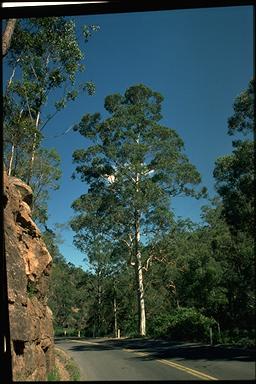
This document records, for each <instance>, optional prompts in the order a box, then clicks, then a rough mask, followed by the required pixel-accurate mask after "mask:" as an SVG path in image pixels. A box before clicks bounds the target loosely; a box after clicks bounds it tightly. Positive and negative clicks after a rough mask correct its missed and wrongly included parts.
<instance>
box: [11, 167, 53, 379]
mask: <svg viewBox="0 0 256 384" xmlns="http://www.w3.org/2000/svg"><path fill="white" fill-rule="evenodd" d="M32 197H33V194H32V190H31V188H30V187H29V186H28V185H26V184H25V183H23V182H22V181H21V180H19V179H17V178H15V177H8V176H7V175H6V174H5V175H4V206H5V208H4V231H5V250H6V263H7V279H8V302H9V319H10V335H11V351H12V369H13V380H14V381H21V380H23V381H25V380H26V381H43V380H46V379H47V373H48V372H50V371H51V370H52V369H53V366H54V354H53V350H54V342H53V325H52V312H51V310H50V309H49V307H48V306H47V286H48V279H49V273H50V269H51V263H52V258H51V255H50V254H49V252H48V250H47V248H46V246H45V244H44V241H43V240H42V237H41V234H40V231H39V229H38V227H37V226H36V224H35V223H34V222H33V220H32V218H31V209H30V206H31V203H32Z"/></svg>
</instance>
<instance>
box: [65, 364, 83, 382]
mask: <svg viewBox="0 0 256 384" xmlns="http://www.w3.org/2000/svg"><path fill="white" fill-rule="evenodd" d="M65 368H66V369H67V371H68V373H69V377H70V381H79V380H80V371H79V369H78V367H77V365H76V363H75V362H74V360H73V359H70V360H69V361H68V363H67V365H66V367H65Z"/></svg>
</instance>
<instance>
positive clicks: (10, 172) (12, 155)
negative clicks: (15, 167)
mask: <svg viewBox="0 0 256 384" xmlns="http://www.w3.org/2000/svg"><path fill="white" fill-rule="evenodd" d="M14 151H15V146H14V144H12V149H11V155H10V160H9V166H8V176H11V174H12V163H13V159H14Z"/></svg>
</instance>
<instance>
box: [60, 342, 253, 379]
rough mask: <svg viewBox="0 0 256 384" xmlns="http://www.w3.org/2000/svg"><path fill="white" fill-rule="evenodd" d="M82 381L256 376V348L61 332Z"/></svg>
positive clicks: (64, 345) (240, 377) (242, 377)
mask: <svg viewBox="0 0 256 384" xmlns="http://www.w3.org/2000/svg"><path fill="white" fill-rule="evenodd" d="M55 344H56V345H57V346H58V347H59V348H62V349H63V350H65V351H67V352H68V354H69V355H70V356H72V357H73V359H74V360H75V361H76V363H77V365H78V366H79V368H80V371H81V380H82V381H87V380H88V381H113V380H137V381H138V380H145V381H151V380H161V381H162V380H185V381H187V380H208V381H211V380H255V351H253V350H246V349H242V348H241V349H240V348H227V347H223V346H209V345H204V344H195V343H174V342H170V341H164V340H147V339H119V340H116V339H98V338H97V339H82V338H81V339H77V338H74V339H71V338H57V339H56V340H55Z"/></svg>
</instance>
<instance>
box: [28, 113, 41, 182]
mask: <svg viewBox="0 0 256 384" xmlns="http://www.w3.org/2000/svg"><path fill="white" fill-rule="evenodd" d="M39 119H40V112H38V114H37V117H36V129H37V130H38V126H39ZM36 141H37V132H35V133H34V140H33V145H32V153H31V159H30V165H29V174H28V178H27V184H29V183H30V181H31V178H32V174H33V167H34V161H35V153H36Z"/></svg>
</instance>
